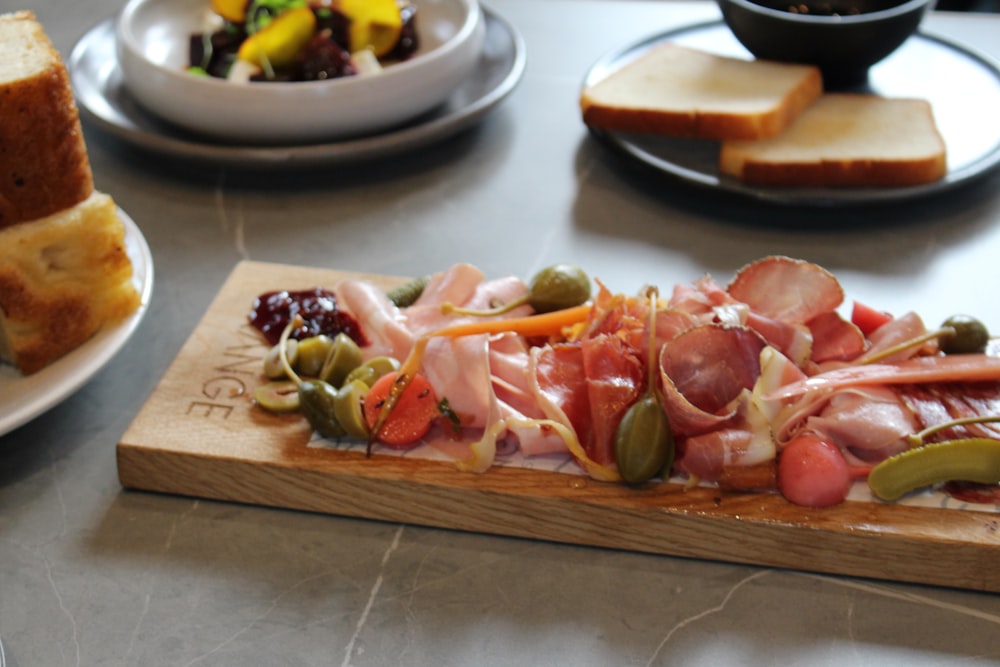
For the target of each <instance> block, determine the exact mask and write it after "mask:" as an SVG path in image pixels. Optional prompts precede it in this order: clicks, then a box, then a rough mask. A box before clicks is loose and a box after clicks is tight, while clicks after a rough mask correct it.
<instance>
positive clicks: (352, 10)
mask: <svg viewBox="0 0 1000 667" xmlns="http://www.w3.org/2000/svg"><path fill="white" fill-rule="evenodd" d="M339 8H340V11H341V12H343V14H344V15H345V16H347V18H349V19H350V20H351V26H350V30H349V37H350V40H351V52H352V53H354V52H356V51H362V50H364V49H371V50H372V52H374V53H375V55H376V56H377V57H380V58H381V57H382V56H384V55H386V54H387V53H389V52H390V51H392V49H393V48H395V46H396V42H398V41H399V35H400V33H402V31H403V16H402V14H401V13H400V11H399V5H398V4H396V0H341V1H340V4H339Z"/></svg>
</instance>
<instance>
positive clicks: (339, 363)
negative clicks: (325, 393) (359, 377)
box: [319, 333, 361, 387]
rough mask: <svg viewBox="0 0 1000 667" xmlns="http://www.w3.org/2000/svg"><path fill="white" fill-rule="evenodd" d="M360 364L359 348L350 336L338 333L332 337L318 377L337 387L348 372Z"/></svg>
mask: <svg viewBox="0 0 1000 667" xmlns="http://www.w3.org/2000/svg"><path fill="white" fill-rule="evenodd" d="M360 365H361V348H360V347H358V344H357V343H355V342H354V340H352V339H351V337H350V336H348V335H347V334H344V333H339V334H337V335H336V336H334V338H333V343H331V345H330V352H329V354H328V355H327V357H326V361H325V362H323V368H322V369H320V372H319V379H321V380H323V381H324V382H329V383H330V384H332V385H333V386H334V387H339V386H341V385H342V384H343V383H344V378H346V377H347V375H348V373H350V372H351V371H353V370H354V369H355V368H357V367H358V366H360Z"/></svg>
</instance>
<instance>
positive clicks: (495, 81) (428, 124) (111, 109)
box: [69, 7, 527, 171]
mask: <svg viewBox="0 0 1000 667" xmlns="http://www.w3.org/2000/svg"><path fill="white" fill-rule="evenodd" d="M483 16H484V17H485V21H486V35H485V38H484V43H483V48H482V51H481V53H480V54H479V59H478V60H477V61H476V64H475V67H474V69H473V71H472V74H471V75H470V76H469V77H468V78H467V79H466V80H465V81H464V82H462V83H461V84H460V85H459V87H458V88H457V89H456V90H455V91H454V92H453V93H452V94H451V97H450V98H449V99H448V100H446V101H445V103H444V104H442V105H441V106H439V107H437V108H436V109H434V110H433V111H431V112H430V113H428V114H425V115H423V116H421V117H419V118H416V119H414V120H413V121H411V122H409V123H406V124H405V125H403V126H401V127H398V128H394V129H392V130H389V131H387V132H381V133H378V134H374V135H371V136H368V137H362V138H359V139H350V140H342V141H333V142H325V143H315V144H311V145H288V146H260V145H249V144H244V145H231V144H222V143H218V142H212V141H207V140H205V139H203V138H201V137H197V136H195V135H193V134H190V133H187V132H184V131H182V130H180V129H178V128H176V127H173V126H171V125H167V124H166V123H163V122H162V121H160V120H159V119H157V118H155V117H154V116H152V115H151V114H149V113H147V112H146V111H144V110H143V109H142V108H141V107H140V106H139V105H138V104H137V103H136V102H135V100H134V98H133V97H132V95H131V93H130V92H129V91H128V89H127V88H126V87H125V85H124V83H123V81H122V76H121V69H120V68H119V67H118V64H117V62H116V60H115V34H114V21H113V20H112V19H108V20H105V21H102V22H101V23H99V24H98V25H96V26H95V27H93V28H91V29H90V30H89V31H87V33H86V34H84V35H83V37H81V38H80V40H79V41H78V42H77V43H76V46H75V47H74V48H73V52H72V54H71V56H70V59H69V71H70V77H71V80H72V82H73V91H74V92H75V93H76V100H77V105H78V106H79V108H80V115H81V116H82V117H83V119H84V121H85V122H87V123H90V124H92V125H94V126H96V127H97V128H99V129H100V130H101V131H103V132H105V133H107V134H109V135H111V136H112V137H114V138H116V139H119V140H121V141H123V142H125V143H126V144H128V145H129V146H133V147H136V148H139V149H141V150H144V151H148V152H151V153H155V154H156V155H159V156H165V157H169V158H172V159H176V160H183V161H195V162H201V163H205V164H209V165H212V166H221V167H229V168H233V169H239V170H243V171H252V170H271V169H274V168H276V167H283V168H302V169H309V168H313V167H319V166H329V165H339V164H349V163H356V162H361V161H364V160H373V159H380V158H384V157H387V156H391V155H396V154H399V153H401V152H404V151H408V150H413V149H416V148H419V147H423V146H426V145H428V144H430V143H433V142H435V141H439V140H442V139H445V138H447V137H450V136H452V135H454V134H457V133H458V132H460V131H462V130H464V129H467V128H469V127H471V126H472V125H473V124H475V123H477V122H479V121H480V120H481V119H482V118H484V117H485V116H486V114H488V113H489V112H490V111H492V110H493V109H494V108H496V107H497V105H499V104H500V103H501V102H503V101H504V100H505V99H506V98H507V97H508V96H509V95H510V94H511V93H512V92H513V91H514V89H515V88H516V87H517V84H518V83H519V82H520V80H521V77H522V76H523V74H524V68H525V64H526V58H527V56H526V49H525V45H524V40H523V38H522V37H521V35H520V34H518V32H517V31H516V30H515V29H514V27H513V26H511V25H510V24H509V23H508V22H507V21H505V20H504V19H503V18H501V17H500V16H499V15H497V14H496V13H495V12H493V11H491V10H490V9H489V8H487V7H483Z"/></svg>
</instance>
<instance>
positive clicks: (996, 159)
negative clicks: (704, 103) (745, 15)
mask: <svg viewBox="0 0 1000 667" xmlns="http://www.w3.org/2000/svg"><path fill="white" fill-rule="evenodd" d="M664 41H676V42H678V43H680V44H685V45H687V46H691V47H694V48H700V49H703V50H705V51H710V52H714V53H720V54H722V55H729V56H736V57H749V54H748V52H747V51H746V49H744V48H743V47H742V46H741V45H740V43H739V42H737V41H736V38H735V37H733V34H732V32H730V30H729V28H728V27H726V25H725V24H724V23H722V22H720V21H713V22H710V23H703V24H697V25H692V26H688V27H684V28H680V29H677V30H671V31H668V32H664V33H660V34H657V35H653V36H651V37H648V38H646V39H643V40H641V41H638V42H636V43H634V44H630V45H628V46H626V47H624V48H622V49H618V50H616V51H614V52H613V53H610V54H608V55H606V56H604V57H603V58H602V59H601V60H600V61H598V62H597V63H596V64H595V65H594V66H593V67H592V68H591V69H590V71H589V72H588V73H587V75H586V77H585V79H584V83H583V85H584V87H586V86H587V85H590V84H592V83H595V82H597V81H599V80H601V79H602V78H604V77H605V76H607V75H608V74H609V73H610V72H611V71H613V70H615V69H617V68H618V67H620V66H622V65H624V64H625V63H626V62H629V61H631V60H632V59H633V58H636V57H638V56H639V55H641V54H642V53H644V52H646V51H647V50H648V49H650V48H652V47H653V46H655V45H656V44H659V43H661V42H664ZM856 92H864V93H876V94H879V95H885V96H887V97H918V98H924V99H927V100H928V101H930V103H931V107H932V108H933V110H934V117H935V121H936V123H937V126H938V130H939V131H940V133H941V136H942V138H943V139H944V142H945V146H946V148H947V151H948V173H947V175H945V177H944V178H943V179H941V180H940V181H937V182H935V183H929V184H927V185H918V186H913V187H902V188H777V187H774V188H769V187H757V186H750V185H744V184H742V183H740V182H738V181H737V180H736V179H734V178H732V177H730V176H722V175H720V174H719V168H718V165H719V149H720V144H719V142H714V141H706V140H700V139H688V138H672V137H656V136H652V135H640V134H633V133H626V132H609V131H603V130H596V129H593V130H591V134H592V135H593V136H594V137H595V138H596V139H598V140H599V141H600V142H601V143H602V144H604V145H605V146H608V147H610V148H611V149H613V150H614V151H615V152H616V153H618V154H620V155H622V156H624V157H625V158H626V160H628V161H629V162H632V163H634V164H637V165H641V166H644V167H648V168H652V170H654V172H659V173H660V174H663V175H665V176H667V177H669V178H670V179H671V180H674V181H677V182H680V183H684V184H687V185H691V186H697V187H699V188H707V189H709V190H711V191H713V192H717V193H720V194H726V195H734V196H736V197H738V198H742V199H749V200H757V201H761V202H768V203H772V204H781V205H800V206H821V207H836V206H844V205H859V204H860V205H864V204H873V203H880V202H881V203H884V202H894V201H903V200H912V199H916V198H919V197H925V196H928V195H937V194H941V193H944V192H947V191H950V190H952V189H954V188H956V187H957V186H960V185H964V184H967V183H969V182H970V181H973V180H975V179H977V178H979V177H981V176H984V175H986V174H988V173H989V172H991V171H992V170H993V169H995V168H996V167H997V166H998V165H1000V123H998V122H997V119H996V110H997V109H998V108H1000V69H998V65H997V64H996V63H994V62H993V61H992V60H990V59H989V58H987V57H986V56H984V55H981V54H977V53H975V52H973V51H971V50H969V49H967V48H965V47H963V46H960V45H958V44H954V43H952V42H950V41H948V40H945V39H942V38H940V37H935V36H932V35H928V34H923V33H920V34H917V35H914V36H913V37H911V38H910V39H908V40H907V41H906V42H905V43H904V44H903V46H902V47H900V49H899V50H898V51H896V52H895V53H894V54H892V55H891V56H889V57H888V58H886V59H885V60H883V61H882V62H880V63H878V64H877V65H875V66H874V67H873V68H872V69H871V71H870V73H869V80H868V83H867V85H865V86H862V87H859V88H858V89H857V90H856Z"/></svg>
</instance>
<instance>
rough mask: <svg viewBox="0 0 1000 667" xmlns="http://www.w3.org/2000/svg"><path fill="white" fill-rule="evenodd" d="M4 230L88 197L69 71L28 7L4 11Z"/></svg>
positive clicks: (0, 222) (0, 136)
mask: <svg viewBox="0 0 1000 667" xmlns="http://www.w3.org/2000/svg"><path fill="white" fill-rule="evenodd" d="M0 44H3V57H0V148H2V150H0V229H3V228H4V227H9V226H11V225H15V224H17V223H19V222H22V221H25V220H35V219H37V218H41V217H44V216H46V215H50V214H52V213H55V212H56V211H59V210H61V209H64V208H68V207H70V206H73V205H74V204H78V203H79V202H81V201H83V200H84V199H86V198H87V197H89V196H90V193H91V192H92V191H93V188H94V182H93V177H92V174H91V170H90V162H89V160H88V158H87V150H86V147H85V145H84V140H83V132H82V130H81V128H80V118H79V115H78V113H77V108H76V103H75V102H74V100H73V92H72V90H71V88H70V84H69V75H68V74H67V72H66V67H65V66H64V64H63V61H62V59H61V57H60V56H59V53H58V52H57V51H56V50H55V49H54V48H53V46H52V42H51V41H50V40H49V38H48V37H47V36H46V34H45V32H44V31H43V29H42V26H41V24H39V23H38V21H37V20H36V19H35V15H34V14H33V13H32V12H30V11H19V12H13V13H8V14H0Z"/></svg>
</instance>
